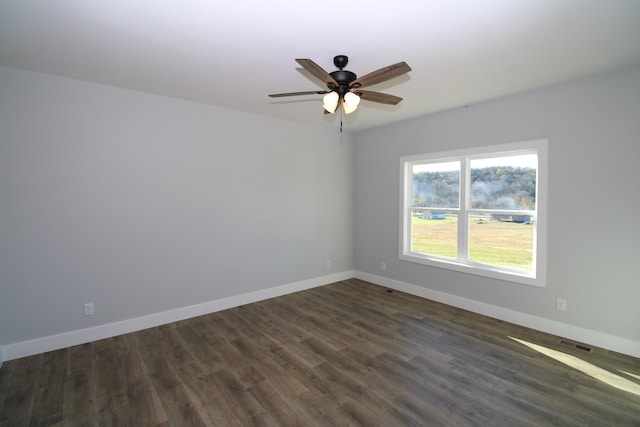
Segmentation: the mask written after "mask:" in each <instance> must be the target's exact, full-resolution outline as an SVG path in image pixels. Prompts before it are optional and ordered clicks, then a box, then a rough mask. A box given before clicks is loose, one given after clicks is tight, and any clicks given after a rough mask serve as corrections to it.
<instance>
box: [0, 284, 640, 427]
mask: <svg viewBox="0 0 640 427" xmlns="http://www.w3.org/2000/svg"><path fill="white" fill-rule="evenodd" d="M513 338H517V339H519V340H521V341H522V342H521V341H516V340H514V339H513ZM526 343H532V344H536V345H539V346H542V347H544V348H548V349H551V350H556V351H558V352H561V354H564V356H563V357H564V359H563V360H564V362H560V361H557V360H555V359H554V358H552V357H550V356H548V355H545V354H543V353H542V352H540V351H538V350H539V349H533V348H530V347H529V346H527V345H525V344H526ZM587 350H588V349H581V348H576V347H575V346H574V345H568V343H566V342H564V343H562V342H561V340H560V339H559V338H558V337H554V336H551V335H548V334H544V333H540V332H536V331H532V330H529V329H526V328H522V327H518V326H514V325H511V324H508V323H505V322H501V321H497V320H493V319H490V318H487V317H484V316H480V315H476V314H473V313H469V312H466V311H463V310H459V309H455V308H452V307H449V306H446V305H442V304H438V303H434V302H432V301H428V300H424V299H421V298H418V297H414V296H411V295H407V294H404V293H401V292H397V291H391V290H388V289H385V288H382V287H379V286H375V285H372V284H369V283H366V282H362V281H359V280H356V279H352V280H347V281H344V282H339V283H335V284H332V285H327V286H323V287H319V288H315V289H311V290H308V291H304V292H299V293H295V294H290V295H286V296H282V297H278V298H274V299H270V300H267V301H262V302H259V303H255V304H250V305H246V306H242V307H238V308H234V309H230V310H225V311H222V312H218V313H214V314H210V315H206V316H202V317H198V318H194V319H189V320H185V321H181V322H177V323H173V324H170V325H166V326H161V327H157V328H151V329H147V330H144V331H140V332H136V333H131V334H127V335H123V336H118V337H115V338H110V339H105V340H101V341H96V342H93V343H90V344H85V345H80V346H76V347H71V348H67V349H64V350H58V351H53V352H49V353H45V354H41V355H37V356H32V357H27V358H23V359H18V360H12V361H8V362H5V364H4V365H3V366H2V369H0V425H1V426H40V425H42V426H143V427H145V426H253V425H260V426H332V427H333V426H342V425H354V426H357V425H360V426H440V425H442V426H476V425H478V426H502V425H504V426H547V425H554V426H556V425H557V426H574V425H575V426H628V425H634V426H639V425H640V391H638V390H640V360H639V359H636V358H632V357H628V356H624V355H621V354H617V353H613V352H608V351H606V350H602V349H597V348H593V349H591V351H587ZM570 356H573V358H572V357H570ZM576 361H579V362H580V361H581V362H582V363H583V364H584V365H586V366H595V367H598V368H600V370H599V371H596V373H595V374H593V375H595V376H596V377H600V378H604V379H605V380H607V377H608V376H609V377H611V380H607V381H609V382H613V383H615V384H616V386H617V387H616V386H612V385H610V384H609V383H607V382H605V381H603V380H601V379H596V378H595V377H594V376H592V375H590V374H587V373H584V372H582V370H580V369H584V368H583V367H582V368H580V369H577V368H575V367H572V366H570V365H572V364H573V363H574V362H576ZM584 362H586V363H584ZM621 386H623V387H627V389H628V390H623V389H621V388H619V387H621Z"/></svg>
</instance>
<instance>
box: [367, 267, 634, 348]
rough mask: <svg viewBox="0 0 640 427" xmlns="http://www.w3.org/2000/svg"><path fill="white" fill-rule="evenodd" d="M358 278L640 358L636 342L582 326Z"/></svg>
mask: <svg viewBox="0 0 640 427" xmlns="http://www.w3.org/2000/svg"><path fill="white" fill-rule="evenodd" d="M355 278H357V279H361V280H364V281H367V282H370V283H375V284H377V285H380V286H385V287H387V288H390V289H395V290H397V291H401V292H406V293H408V294H411V295H416V296H419V297H422V298H426V299H429V300H432V301H437V302H441V303H443V304H447V305H450V306H453V307H458V308H462V309H464V310H468V311H472V312H474V313H478V314H482V315H485V316H489V317H492V318H494V319H499V320H504V321H505V322H509V323H514V324H516V325H520V326H525V327H527V328H531V329H535V330H537V331H542V332H546V333H548V334H552V335H557V336H559V337H562V338H568V339H570V340H573V341H578V342H581V343H585V344H591V345H594V346H597V347H600V348H604V349H607V350H612V351H615V352H618V353H623V354H627V355H629V356H633V357H640V342H637V341H632V340H630V339H627V338H622V337H617V336H614V335H609V334H605V333H603V332H598V331H593V330H590V329H585V328H581V327H578V326H573V325H569V324H566V323H562V322H557V321H555V320H549V319H545V318H542V317H537V316H533V315H530V314H525V313H520V312H518V311H514V310H509V309H506V308H502V307H498V306H494V305H490V304H486V303H483V302H479V301H475V300H471V299H467V298H463V297H459V296H456V295H451V294H447V293H445V292H440V291H434V290H433V289H428V288H423V287H421V286H416V285H412V284H409V283H405V282H400V281H398V280H393V279H389V278H386V277H382V276H377V275H375V274H369V273H364V272H360V271H356V272H355Z"/></svg>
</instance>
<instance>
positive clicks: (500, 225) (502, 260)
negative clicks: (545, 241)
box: [469, 215, 535, 270]
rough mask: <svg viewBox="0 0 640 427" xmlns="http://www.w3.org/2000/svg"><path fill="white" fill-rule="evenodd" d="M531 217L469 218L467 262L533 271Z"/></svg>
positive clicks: (471, 216)
mask: <svg viewBox="0 0 640 427" xmlns="http://www.w3.org/2000/svg"><path fill="white" fill-rule="evenodd" d="M534 219H535V218H534V217H533V216H532V215H510V216H508V215H469V260H471V261H474V262H481V263H483V264H490V265H498V266H502V267H514V268H521V269H523V270H532V269H533V238H534V225H533V224H534Z"/></svg>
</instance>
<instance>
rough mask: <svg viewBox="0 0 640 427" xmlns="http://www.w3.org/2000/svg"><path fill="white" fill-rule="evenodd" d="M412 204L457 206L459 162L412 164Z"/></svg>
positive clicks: (434, 206) (435, 206)
mask: <svg viewBox="0 0 640 427" xmlns="http://www.w3.org/2000/svg"><path fill="white" fill-rule="evenodd" d="M412 172H413V192H412V194H413V200H412V206H421V207H430V208H458V207H459V205H460V162H457V161H456V162H445V163H430V164H422V165H413V166H412Z"/></svg>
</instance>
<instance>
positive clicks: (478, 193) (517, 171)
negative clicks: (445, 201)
mask: <svg viewBox="0 0 640 427" xmlns="http://www.w3.org/2000/svg"><path fill="white" fill-rule="evenodd" d="M470 165H471V194H470V200H471V205H470V207H471V209H528V210H534V209H535V207H536V172H537V168H538V157H537V156H536V155H535V154H526V155H519V156H507V157H495V158H490V159H473V160H471V161H470Z"/></svg>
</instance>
